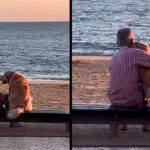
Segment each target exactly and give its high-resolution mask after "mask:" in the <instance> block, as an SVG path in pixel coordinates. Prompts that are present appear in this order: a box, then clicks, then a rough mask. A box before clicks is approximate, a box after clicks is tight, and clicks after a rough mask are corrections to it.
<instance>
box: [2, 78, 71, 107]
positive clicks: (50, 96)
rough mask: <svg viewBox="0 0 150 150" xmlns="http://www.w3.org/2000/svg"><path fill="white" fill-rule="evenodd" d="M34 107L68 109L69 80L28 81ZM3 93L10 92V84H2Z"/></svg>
mask: <svg viewBox="0 0 150 150" xmlns="http://www.w3.org/2000/svg"><path fill="white" fill-rule="evenodd" d="M28 83H29V86H30V90H31V96H32V99H33V109H34V108H36V109H64V108H65V109H68V108H69V81H53V80H52V81H51V80H49V81H42V80H40V81H39V80H29V81H28ZM0 92H1V93H8V85H2V84H1V85H0Z"/></svg>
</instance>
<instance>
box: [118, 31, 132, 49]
mask: <svg viewBox="0 0 150 150" xmlns="http://www.w3.org/2000/svg"><path fill="white" fill-rule="evenodd" d="M133 42H134V32H133V31H131V29H130V28H123V29H120V30H119V31H118V33H117V44H118V46H129V47H130V46H131V45H132V44H133Z"/></svg>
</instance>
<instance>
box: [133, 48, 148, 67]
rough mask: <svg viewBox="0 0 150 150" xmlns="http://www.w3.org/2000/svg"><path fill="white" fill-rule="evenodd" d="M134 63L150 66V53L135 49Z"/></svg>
mask: <svg viewBox="0 0 150 150" xmlns="http://www.w3.org/2000/svg"><path fill="white" fill-rule="evenodd" d="M134 52H135V63H136V64H138V65H139V66H143V67H150V55H149V54H146V53H144V51H141V50H135V51H134Z"/></svg>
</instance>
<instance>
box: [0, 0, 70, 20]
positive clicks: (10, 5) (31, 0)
mask: <svg viewBox="0 0 150 150" xmlns="http://www.w3.org/2000/svg"><path fill="white" fill-rule="evenodd" d="M8 21H69V0H0V22H8Z"/></svg>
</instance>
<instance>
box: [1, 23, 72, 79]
mask: <svg viewBox="0 0 150 150" xmlns="http://www.w3.org/2000/svg"><path fill="white" fill-rule="evenodd" d="M5 71H19V72H22V73H23V74H25V76H26V77H27V79H35V80H39V79H40V80H67V79H69V22H12V23H11V22H6V23H4V22H3V23H2V22H1V23H0V74H3V73H4V72H5Z"/></svg>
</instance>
